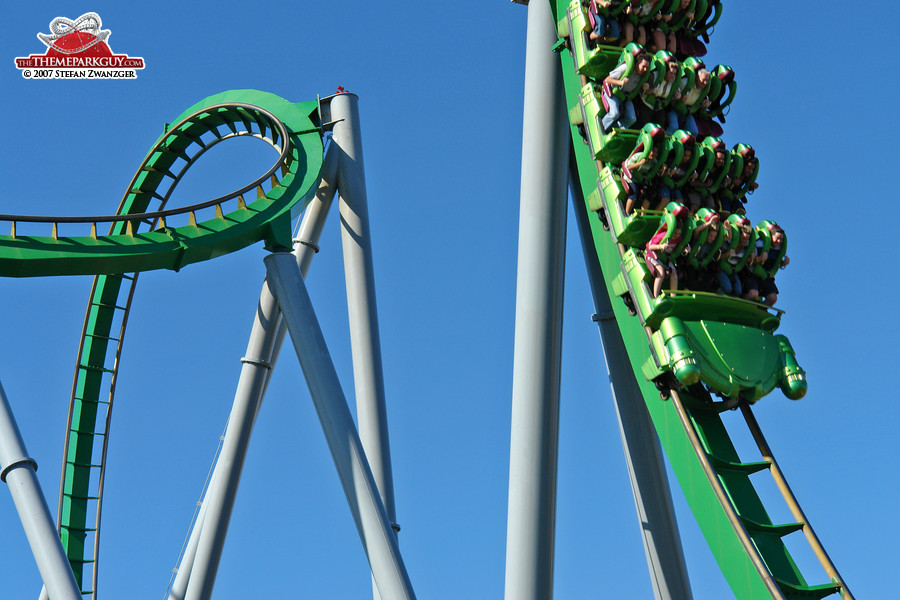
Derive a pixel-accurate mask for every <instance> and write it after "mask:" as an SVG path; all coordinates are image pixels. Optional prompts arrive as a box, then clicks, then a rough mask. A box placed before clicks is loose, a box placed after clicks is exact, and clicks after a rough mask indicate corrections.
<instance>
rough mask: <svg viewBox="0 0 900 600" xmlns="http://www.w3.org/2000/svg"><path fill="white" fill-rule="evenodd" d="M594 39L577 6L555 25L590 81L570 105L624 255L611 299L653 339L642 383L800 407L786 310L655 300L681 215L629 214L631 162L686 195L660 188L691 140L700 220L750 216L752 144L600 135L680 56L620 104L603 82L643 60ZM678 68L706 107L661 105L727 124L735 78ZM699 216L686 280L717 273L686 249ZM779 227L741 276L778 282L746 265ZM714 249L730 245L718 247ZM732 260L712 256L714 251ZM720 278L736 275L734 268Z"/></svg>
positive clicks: (682, 135)
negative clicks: (657, 254) (659, 242)
mask: <svg viewBox="0 0 900 600" xmlns="http://www.w3.org/2000/svg"><path fill="white" fill-rule="evenodd" d="M715 10H716V12H714V13H713V15H712V16H713V18H715V19H717V16H718V12H717V10H718V9H715ZM561 16H562V15H561ZM591 29H592V26H591V23H590V17H589V15H588V13H587V10H586V9H585V7H584V6H583V5H582V3H581V1H580V0H572V2H570V3H569V5H568V8H567V10H566V12H565V15H564V16H562V18H561V19H560V21H559V23H558V33H559V34H560V36H561V38H564V39H565V40H566V45H567V46H568V49H569V50H570V51H571V54H572V57H573V60H574V62H575V70H576V72H577V73H578V74H579V75H580V76H581V81H582V88H581V92H580V94H579V98H578V104H577V105H572V106H570V108H569V117H570V121H571V122H572V123H573V124H574V125H576V126H577V127H578V130H579V132H580V133H582V136H583V138H584V142H585V143H586V144H588V145H589V147H590V150H591V155H592V156H593V158H594V160H595V161H597V169H598V174H599V176H598V178H597V186H596V189H594V190H593V192H592V193H590V194H589V195H588V198H587V202H588V206H589V208H590V209H591V210H592V211H595V212H596V213H597V214H598V217H599V218H600V219H601V220H602V222H603V225H604V229H605V230H606V234H607V235H609V236H611V237H612V239H613V240H614V241H615V242H616V244H617V247H618V249H619V254H620V261H621V272H620V273H618V274H616V275H615V277H614V279H613V282H612V290H613V291H614V293H615V294H616V295H618V296H619V297H621V298H622V300H623V301H624V302H625V303H626V304H627V305H628V307H629V310H630V312H631V313H632V314H633V315H634V318H636V319H640V322H641V324H642V325H643V326H644V327H645V329H646V331H647V341H648V346H649V349H650V357H649V358H648V359H647V361H646V362H645V364H644V365H643V366H642V369H641V370H642V372H643V374H644V376H645V377H646V378H647V379H648V380H652V381H654V382H656V383H657V387H659V388H660V390H661V391H663V392H664V391H665V390H666V389H669V388H671V387H675V388H681V387H687V386H692V385H695V384H698V383H702V384H703V385H705V386H706V388H707V389H708V390H709V391H710V392H711V393H713V394H716V395H718V396H721V397H723V398H729V399H731V398H744V399H746V400H748V401H750V402H755V401H757V400H759V399H760V398H762V397H763V396H765V395H766V394H768V393H769V392H771V391H772V390H773V389H774V388H775V387H779V388H780V389H781V390H782V391H783V392H784V394H785V395H786V396H787V397H788V398H791V399H795V400H796V399H799V398H802V397H803V396H804V394H805V393H806V389H807V381H806V373H805V372H804V371H803V369H802V368H800V366H799V364H798V362H797V359H796V356H795V354H794V350H793V348H792V346H791V343H790V341H789V340H788V339H787V337H785V336H784V335H778V334H776V333H775V332H776V330H777V329H778V327H779V325H780V323H781V316H782V314H783V313H782V311H780V310H777V309H774V308H771V307H769V306H766V305H765V304H763V303H760V302H755V301H749V300H745V299H742V298H740V297H735V296H728V295H723V294H717V293H715V292H710V291H701V290H692V289H689V288H685V289H678V290H675V291H664V292H661V293H660V294H659V295H657V296H656V297H654V296H653V293H652V289H651V285H650V284H651V282H652V281H653V277H652V276H651V273H650V270H649V269H648V266H647V263H646V260H645V256H644V253H645V249H644V248H645V244H646V243H647V242H648V240H650V238H651V236H653V235H654V233H655V232H657V231H658V230H659V229H660V228H661V227H664V226H665V224H667V223H668V231H669V232H671V231H672V230H673V229H674V223H675V217H674V216H673V210H672V209H671V208H670V207H671V205H670V207H667V208H666V209H665V210H662V211H660V210H652V209H651V210H647V209H637V210H634V211H633V212H632V213H631V214H626V211H625V207H624V202H625V198H626V196H627V187H628V184H629V181H627V180H626V178H625V177H623V170H624V169H623V163H624V162H625V161H626V160H630V159H629V157H632V156H634V158H635V159H645V160H644V162H648V161H649V164H648V165H647V166H646V167H645V168H644V169H643V172H642V174H641V177H642V178H643V179H645V180H646V179H650V178H660V180H661V181H662V180H665V182H666V184H668V186H671V187H672V188H674V189H678V188H684V187H686V184H687V181H686V179H687V176H681V177H679V178H673V177H672V176H668V177H661V176H660V175H659V171H660V169H662V168H663V167H664V166H665V165H666V164H667V161H669V162H671V163H674V164H678V163H679V162H680V161H681V160H682V157H683V156H684V155H685V145H686V143H687V141H688V140H690V141H691V144H692V150H693V153H692V154H691V155H689V156H691V159H690V161H689V162H688V164H687V168H686V171H689V172H690V173H693V174H694V176H695V177H696V180H697V182H698V183H696V184H695V187H694V188H692V190H691V191H692V193H694V195H695V196H696V198H697V202H699V203H702V205H703V206H704V208H702V209H700V211H706V213H705V214H708V212H709V211H710V209H711V207H710V206H709V204H710V201H709V200H708V199H709V198H710V197H712V196H716V197H717V198H721V199H722V202H727V203H728V205H729V206H730V207H733V208H735V209H737V210H736V211H735V212H736V213H737V212H739V211H740V210H742V207H743V203H744V201H745V199H746V195H747V194H748V193H751V192H752V191H753V190H754V189H755V187H756V183H755V182H756V177H757V175H758V173H759V161H758V160H757V158H756V156H755V152H754V151H753V149H752V147H750V146H749V145H746V144H737V145H736V146H735V147H734V148H733V149H732V150H731V151H727V150H725V149H724V143H723V142H722V141H721V139H720V138H719V137H717V136H713V135H706V136H697V137H696V138H694V137H693V136H691V135H690V134H689V133H688V132H686V131H681V130H679V131H676V132H674V133H673V134H672V135H665V134H661V126H660V125H657V124H647V125H645V126H643V127H642V128H640V129H630V128H620V127H612V128H611V129H609V130H608V131H603V128H602V126H601V120H602V118H603V116H604V115H605V114H606V113H607V111H608V110H609V107H608V101H609V96H610V95H611V94H619V97H620V100H622V101H627V100H633V99H635V98H636V97H637V95H638V94H640V93H642V92H646V90H647V89H648V87H649V86H650V85H651V84H652V83H653V82H654V81H659V79H660V77H661V76H662V73H663V72H664V71H665V69H666V66H667V63H668V62H671V61H672V60H677V58H678V57H677V56H672V55H671V53H668V52H665V51H657V52H656V53H654V54H652V55H651V56H652V61H653V64H652V66H651V69H649V70H648V71H647V72H646V73H644V74H643V75H641V76H640V77H641V78H640V80H639V82H638V85H637V87H636V88H635V90H634V91H632V92H631V93H630V94H624V95H623V94H621V93H620V92H621V89H619V90H613V89H610V86H609V85H608V83H604V79H605V78H606V76H607V75H608V74H609V71H611V70H612V69H614V68H616V67H617V66H619V65H621V64H622V63H625V65H626V66H625V77H629V76H631V75H632V70H633V68H634V63H635V57H636V56H638V55H639V53H641V52H644V50H643V48H642V47H641V46H640V45H638V44H636V43H629V44H627V45H624V47H618V46H609V45H594V46H592V44H591V42H590V38H589V34H590V31H591ZM678 65H679V66H678V78H679V79H678V80H677V81H678V82H679V83H683V82H688V84H687V85H688V87H689V86H690V85H697V86H698V93H697V94H696V95H697V97H698V98H702V99H706V100H708V101H700V100H698V101H695V102H694V103H693V104H691V105H687V104H685V102H684V100H685V97H686V96H687V95H686V94H685V95H683V96H681V97H680V98H679V99H677V100H676V98H675V95H674V94H671V92H670V97H669V98H664V99H663V102H666V101H668V103H669V104H670V105H671V109H672V110H675V111H676V112H677V113H678V114H679V115H680V116H682V117H684V116H685V115H687V114H695V115H701V116H702V118H704V119H707V120H711V119H712V118H718V117H721V118H722V120H724V114H725V113H726V112H727V108H728V107H729V106H730V104H731V102H732V101H733V100H734V98H735V94H736V89H737V87H736V83H735V81H734V72H733V70H732V69H731V68H730V67H727V66H723V65H718V66H716V67H714V68H711V69H706V67H705V65H704V63H703V62H702V61H701V60H699V59H697V58H696V57H692V56H687V57H683V58H682V59H681V60H680V61H679V62H678ZM704 69H705V70H707V73H708V75H709V79H708V80H707V82H706V84H705V86H702V87H700V85H699V84H694V83H693V82H694V81H695V80H696V81H700V78H699V77H698V74H699V72H700V71H701V70H704ZM604 86H606V88H605V90H604ZM673 87H675V86H673ZM655 100H657V102H658V99H655ZM700 211H696V212H697V214H696V215H693V216H691V218H690V219H688V222H687V223H686V224H685V225H684V232H683V238H684V239H683V241H682V243H681V244H680V245H679V247H678V248H676V249H675V251H673V252H672V255H673V256H674V257H675V258H674V259H673V260H675V261H676V262H678V263H679V265H680V268H683V269H709V268H710V266H711V265H710V261H711V259H712V254H713V253H710V255H709V256H706V257H704V259H703V261H698V260H697V258H696V255H697V249H696V248H691V247H690V244H689V243H688V242H689V240H690V239H691V233H692V232H693V230H694V228H695V227H697V226H699V225H698V224H699V223H700V222H701V221H702V220H703V216H702V215H701V212H700ZM733 216H735V217H737V216H739V215H737V214H735V215H733ZM772 225H774V224H773V223H772V222H771V221H763V222H762V223H760V225H759V226H757V227H756V228H754V229H753V230H752V234H751V240H750V243H749V244H748V246H747V247H746V249H744V250H742V251H744V252H745V254H747V255H748V256H746V257H744V258H742V259H741V260H739V261H738V264H737V265H735V267H734V270H735V271H743V269H747V270H748V271H751V272H752V271H754V270H756V272H755V275H756V276H758V277H761V278H763V279H765V278H767V277H772V276H774V273H765V272H762V271H761V267H760V266H759V265H756V264H753V265H751V264H749V254H750V252H749V250H750V249H752V248H753V247H754V246H755V245H756V243H757V240H759V241H760V243H761V245H762V248H763V249H764V251H768V249H769V247H770V246H771V237H770V233H769V227H770V226H772ZM721 227H722V228H723V229H730V230H731V231H732V233H730V234H729V239H730V243H729V245H730V247H731V251H732V252H734V250H735V246H736V244H737V240H738V238H739V237H740V235H739V234H738V233H737V229H736V228H737V227H738V226H737V225H736V223H735V220H734V219H730V220H725V221H723V223H722V225H721ZM719 237H722V236H721V235H720V236H719ZM718 243H719V245H720V246H722V242H721V241H719V242H718ZM786 247H787V243H786V242H784V243H782V244H781V248H780V253H781V256H783V255H784V252H785V251H786ZM728 249H729V248H728V247H726V248H724V249H723V248H721V247H720V248H716V250H717V251H726V250H728ZM692 259H693V260H692ZM724 268H726V269H728V268H731V266H730V265H728V264H727V263H726V265H725V267H724ZM776 268H777V267H776Z"/></svg>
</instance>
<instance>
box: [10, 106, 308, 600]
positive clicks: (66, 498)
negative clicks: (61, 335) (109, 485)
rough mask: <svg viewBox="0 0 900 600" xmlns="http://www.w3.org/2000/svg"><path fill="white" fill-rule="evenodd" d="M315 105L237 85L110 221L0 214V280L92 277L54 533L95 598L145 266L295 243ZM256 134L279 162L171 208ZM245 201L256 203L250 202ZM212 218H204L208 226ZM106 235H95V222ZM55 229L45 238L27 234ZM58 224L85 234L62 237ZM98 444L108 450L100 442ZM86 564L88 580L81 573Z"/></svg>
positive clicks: (157, 153)
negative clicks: (223, 154)
mask: <svg viewBox="0 0 900 600" xmlns="http://www.w3.org/2000/svg"><path fill="white" fill-rule="evenodd" d="M318 107H319V101H313V102H306V103H299V104H295V103H292V102H288V101H287V100H284V99H282V98H279V97H278V96H275V95H273V94H268V93H265V92H258V91H255V90H236V91H231V92H224V93H222V94H217V95H215V96H211V97H210V98H207V99H205V100H202V101H201V102H199V103H197V104H195V105H194V106H192V107H191V108H189V109H187V110H186V111H185V112H184V113H182V114H181V115H180V116H179V117H178V118H177V119H176V120H175V122H174V124H173V125H166V127H165V131H164V133H163V134H162V136H160V138H159V139H158V140H157V141H156V142H155V143H154V145H153V146H152V147H151V149H150V151H149V152H148V153H147V156H146V157H145V158H144V160H143V162H142V163H141V165H140V167H139V168H138V169H137V171H136V173H135V175H134V177H133V178H132V180H131V183H130V184H129V186H128V189H127V191H126V192H125V194H124V196H123V198H122V200H121V202H120V204H119V207H118V209H117V210H116V213H115V214H114V215H106V216H92V217H36V216H23V215H0V221H5V222H7V223H8V224H9V231H10V234H9V235H0V275H3V276H15V277H34V276H55V275H75V274H94V275H96V276H95V278H94V281H93V285H92V288H91V293H90V296H89V298H88V304H87V309H86V311H85V318H84V324H83V327H82V335H81V341H80V344H79V348H78V354H77V358H76V366H75V373H74V378H73V383H72V395H71V398H70V403H69V415H68V419H67V426H66V436H65V448H64V453H63V465H62V469H61V475H60V479H61V481H60V497H59V505H58V516H57V519H58V526H59V530H60V538H61V539H62V542H63V547H64V549H65V551H66V554H67V556H68V558H69V562H70V564H71V565H72V569H73V571H74V573H75V577H76V580H77V581H78V583H79V585H80V586H81V589H82V594H83V595H85V596H88V597H90V598H94V597H95V596H96V590H97V578H98V556H99V548H100V546H99V541H100V521H101V510H102V505H103V490H104V482H105V475H106V473H105V465H106V456H107V449H108V440H109V433H110V423H111V417H112V406H113V399H114V397H115V390H116V381H117V377H118V370H119V364H120V360H121V355H122V349H123V344H124V339H125V329H126V325H127V323H128V316H129V313H130V308H131V303H132V299H133V297H134V294H135V290H136V286H137V281H138V275H139V273H140V272H141V271H145V270H151V269H159V268H167V269H173V270H179V269H181V268H182V267H183V266H185V265H187V264H191V263H194V262H199V261H202V260H208V259H211V258H215V257H217V256H222V255H224V254H227V253H230V252H233V251H236V250H238V249H240V248H243V247H245V246H248V245H250V244H253V243H256V242H258V241H263V242H265V245H266V247H267V248H268V249H270V250H279V249H286V248H290V246H291V220H292V217H293V216H296V215H297V214H299V212H300V211H301V210H302V209H303V208H304V207H305V205H306V202H307V201H308V199H309V198H311V197H312V194H314V192H315V189H316V184H317V182H318V179H319V172H320V169H321V166H322V154H323V143H322V127H321V126H320V122H319V117H318V114H319V113H318ZM241 137H253V138H257V139H260V140H262V141H263V142H265V143H267V144H269V145H270V146H272V147H273V148H274V149H275V151H276V154H277V157H276V159H275V161H274V163H273V165H272V166H271V167H270V168H269V169H267V170H266V171H265V172H263V173H262V174H261V175H259V176H258V177H256V178H255V179H254V180H253V181H251V182H249V183H248V184H246V185H244V186H243V187H241V188H240V189H238V190H235V191H234V192H232V193H230V194H226V195H224V196H221V197H218V198H213V199H211V200H205V201H202V202H198V203H194V204H191V205H189V206H184V207H179V208H171V209H170V208H167V203H168V202H169V199H170V197H171V195H172V193H173V192H174V190H175V188H176V186H177V185H178V183H179V182H180V181H181V180H182V178H183V177H184V176H185V174H186V173H187V172H188V170H189V169H190V167H191V166H193V165H194V164H195V163H196V161H197V160H198V159H199V158H200V157H202V156H203V155H205V154H206V153H207V152H208V151H209V150H211V149H212V148H214V147H215V146H217V145H218V144H220V143H222V142H225V141H227V140H230V139H237V138H241ZM245 195H246V196H249V197H250V198H249V199H245ZM204 219H205V220H204ZM106 223H109V232H108V233H107V234H106V235H98V234H97V229H98V225H100V224H106ZM47 226H49V228H50V232H49V233H50V235H49V236H47V235H41V236H35V235H24V234H23V232H22V228H23V227H29V228H35V227H44V228H46V227H47ZM63 227H75V228H81V229H82V230H86V229H88V227H89V228H90V232H89V234H88V235H82V236H76V237H70V236H63V235H60V230H61V229H62V228H63ZM98 440H102V443H99V444H98V443H97V441H98ZM86 565H91V576H90V579H88V578H87V577H86V574H85V566H86Z"/></svg>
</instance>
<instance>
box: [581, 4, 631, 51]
mask: <svg viewBox="0 0 900 600" xmlns="http://www.w3.org/2000/svg"><path fill="white" fill-rule="evenodd" d="M622 1H623V0H591V3H590V6H589V7H588V10H589V11H590V14H591V20H592V21H593V22H594V28H593V30H592V31H591V33H590V35H589V36H588V37H589V38H590V40H591V41H592V42H594V43H598V42H611V43H614V42H616V41H618V39H619V24H618V23H617V22H616V20H615V18H613V17H612V16H611V15H610V12H611V9H615V8H617V7H618V6H619V5H621V4H622Z"/></svg>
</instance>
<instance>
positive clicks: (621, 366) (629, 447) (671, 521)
mask: <svg viewBox="0 0 900 600" xmlns="http://www.w3.org/2000/svg"><path fill="white" fill-rule="evenodd" d="M569 166H570V171H571V173H572V176H571V182H572V188H571V189H572V201H573V202H574V203H575V216H576V221H577V223H578V231H579V234H580V237H581V245H582V249H583V250H584V253H585V256H586V257H589V256H590V255H591V254H593V253H594V251H595V250H594V240H593V235H592V233H591V226H590V223H589V222H588V219H591V218H597V217H596V216H595V215H593V214H590V213H588V212H587V210H586V209H585V208H584V207H585V202H584V195H583V193H582V191H581V188H580V187H579V186H578V184H577V181H578V174H577V166H576V165H575V157H574V154H573V155H572V156H571V158H570V163H569ZM585 264H586V265H587V269H588V280H589V282H590V286H591V293H592V295H593V298H594V310H595V311H596V316H595V320H596V321H597V324H598V325H599V327H600V338H601V340H602V343H603V353H604V357H605V359H606V370H607V372H608V373H609V384H610V388H611V389H612V397H613V402H614V403H615V405H616V415H617V416H618V419H619V432H620V434H621V436H622V447H623V449H624V450H625V463H626V466H627V468H628V476H629V478H630V479H631V491H632V493H633V494H634V504H635V508H636V509H637V514H638V525H639V526H640V530H641V537H642V539H643V542H644V552H645V554H646V557H647V566H648V568H649V569H650V580H651V582H652V584H653V593H654V595H655V597H656V599H657V600H691V598H692V597H693V596H692V595H691V585H690V581H689V580H688V573H687V566H686V565H685V561H684V550H683V549H682V546H681V537H680V536H679V535H678V523H677V522H676V520H675V509H674V507H673V506H672V495H671V491H670V488H669V482H668V478H667V476H666V466H665V463H664V461H663V456H662V449H661V448H660V445H659V438H658V437H657V435H656V430H655V429H654V427H653V422H652V421H651V420H650V414H649V413H648V412H647V406H646V404H644V397H643V394H641V390H640V388H639V387H638V384H637V381H636V380H635V375H634V371H633V370H632V368H631V362H630V361H629V360H628V353H627V351H626V350H625V343H624V342H623V341H622V334H621V333H620V332H619V326H618V324H617V323H616V319H615V317H614V316H613V313H612V304H611V303H610V299H609V293H608V292H607V290H606V284H605V283H604V280H603V273H601V272H600V266H599V265H598V264H597V262H596V261H594V260H590V259H588V260H585Z"/></svg>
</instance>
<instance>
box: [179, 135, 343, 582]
mask: <svg viewBox="0 0 900 600" xmlns="http://www.w3.org/2000/svg"><path fill="white" fill-rule="evenodd" d="M339 160H340V157H339V155H338V153H337V151H336V148H335V147H331V148H330V149H329V151H328V152H327V153H326V155H325V160H324V162H323V165H322V179H321V182H320V183H319V187H318V189H317V191H316V195H315V197H314V198H313V199H312V200H310V203H309V205H308V206H307V207H306V209H305V210H304V212H303V219H302V220H301V222H300V230H299V233H298V235H297V238H296V239H295V240H294V254H295V256H296V260H297V264H298V265H299V267H300V271H301V273H302V274H303V276H304V277H305V276H306V273H307V271H308V270H309V266H310V263H311V262H312V257H313V255H314V254H315V253H316V251H317V250H318V242H319V237H320V236H321V234H322V229H323V227H324V224H325V219H326V217H327V216H328V210H329V208H330V207H331V202H332V199H333V198H334V194H335V181H336V180H337V165H338V161H339ZM263 303H265V304H266V305H267V306H269V305H270V304H272V303H274V298H273V297H272V295H271V294H270V293H268V292H267V289H266V287H265V285H264V286H263V290H262V291H261V292H260V306H261V305H262V304H263ZM269 310H270V311H271V314H270V317H269V318H270V319H272V320H274V321H275V322H276V323H277V325H276V326H275V335H274V340H273V341H272V344H271V347H270V348H269V350H268V352H267V353H266V356H265V357H264V361H265V362H266V363H267V364H268V365H269V368H268V369H265V373H264V374H263V375H264V377H265V383H264V384H263V387H262V391H261V394H260V398H259V400H258V401H257V402H256V412H255V413H254V416H253V422H255V420H256V415H258V414H259V408H260V406H262V398H263V397H264V396H265V389H266V388H267V387H268V384H269V380H270V377H271V373H272V369H273V368H274V367H275V363H276V361H277V360H278V354H279V352H280V350H281V345H282V342H283V341H284V335H285V332H286V331H287V328H286V327H285V324H284V322H283V320H282V318H281V310H280V309H279V308H278V306H277V304H274V305H273V306H272V307H271V308H270V309H269ZM255 328H256V321H254V330H255ZM254 335H256V334H255V333H254V332H253V331H251V342H250V344H249V347H248V350H247V355H248V356H250V355H251V354H253V353H255V352H257V351H259V350H260V348H261V346H259V345H254V343H253V342H252V339H253V336H254ZM253 347H255V348H256V350H252V351H251V348H253ZM251 427H252V424H251ZM226 435H227V433H226ZM221 465H222V463H221V461H219V460H217V461H216V466H215V468H214V470H213V474H212V477H211V478H210V482H209V488H208V489H207V491H206V494H204V497H203V500H202V506H201V509H200V512H199V514H198V515H197V520H196V522H195V523H194V527H193V529H192V530H191V535H190V538H189V539H188V544H187V547H186V549H185V553H184V556H182V558H181V563H180V564H179V565H178V573H177V574H176V576H175V581H174V582H173V583H172V589H171V590H170V591H169V596H168V600H184V599H185V598H186V597H187V589H188V584H189V581H190V580H191V575H192V573H193V570H194V560H195V558H196V554H197V548H198V546H199V543H200V536H201V532H202V530H203V526H204V522H205V520H206V514H207V506H208V504H209V503H210V497H211V491H212V490H219V489H220V488H219V485H218V483H217V480H218V478H219V477H220V472H221V471H222V469H223V467H222V466H221ZM207 535H209V534H207ZM222 542H223V543H224V538H223V540H222ZM213 577H214V575H213Z"/></svg>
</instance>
